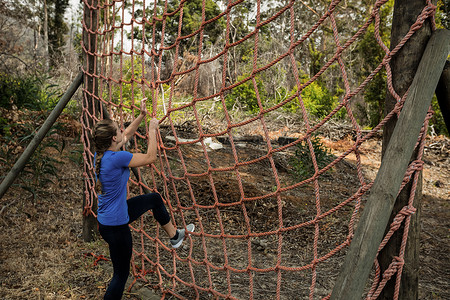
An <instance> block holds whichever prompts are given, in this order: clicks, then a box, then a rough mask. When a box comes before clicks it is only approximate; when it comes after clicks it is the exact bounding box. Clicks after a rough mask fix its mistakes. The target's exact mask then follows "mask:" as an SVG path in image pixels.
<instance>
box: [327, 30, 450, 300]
mask: <svg viewBox="0 0 450 300" xmlns="http://www.w3.org/2000/svg"><path fill="white" fill-rule="evenodd" d="M449 52H450V31H448V30H439V31H437V32H435V33H433V35H432V37H431V39H430V41H429V42H428V45H427V48H426V51H425V53H424V55H423V57H422V60H421V61H420V65H419V68H418V70H417V72H416V75H415V77H414V81H413V83H412V84H411V88H410V90H409V93H408V97H407V98H406V101H405V104H404V107H403V109H402V112H401V114H400V117H399V120H398V122H397V125H396V126H395V129H394V131H393V133H392V135H391V141H390V143H389V145H388V146H387V148H386V151H385V155H384V159H383V161H382V162H381V166H380V169H379V171H378V174H377V177H376V178H375V182H374V184H373V186H372V189H371V191H370V195H369V198H368V199H367V203H366V206H365V207H364V210H363V213H362V216H361V220H360V221H359V223H358V227H357V228H356V231H355V236H354V238H353V240H352V243H351V244H350V247H349V250H348V253H347V255H346V257H345V261H344V264H343V266H342V269H341V272H340V273H339V276H338V278H337V280H336V283H335V285H334V288H333V292H332V294H331V299H332V300H335V299H339V300H349V299H351V300H353V299H355V300H356V299H361V297H362V294H363V292H364V288H365V286H366V283H367V280H368V278H369V273H370V271H371V269H372V266H373V262H374V259H375V256H376V254H377V250H378V247H379V245H380V242H381V240H382V238H383V236H384V230H385V228H386V226H387V224H388V222H389V215H390V214H391V212H392V209H393V207H394V204H395V201H396V197H397V194H398V191H399V189H400V186H401V184H402V181H403V177H404V175H405V171H406V169H407V166H408V164H409V160H410V157H411V155H412V153H413V152H414V147H415V145H416V142H417V138H418V136H419V133H420V130H421V128H422V125H423V121H424V119H425V117H426V115H427V112H428V108H429V107H430V103H431V98H432V96H433V94H434V91H435V89H436V86H437V83H438V80H439V77H440V75H441V73H442V69H443V67H444V63H445V59H446V57H447V55H448V54H449ZM390 299H393V298H390ZM402 299H408V298H405V297H402Z"/></svg>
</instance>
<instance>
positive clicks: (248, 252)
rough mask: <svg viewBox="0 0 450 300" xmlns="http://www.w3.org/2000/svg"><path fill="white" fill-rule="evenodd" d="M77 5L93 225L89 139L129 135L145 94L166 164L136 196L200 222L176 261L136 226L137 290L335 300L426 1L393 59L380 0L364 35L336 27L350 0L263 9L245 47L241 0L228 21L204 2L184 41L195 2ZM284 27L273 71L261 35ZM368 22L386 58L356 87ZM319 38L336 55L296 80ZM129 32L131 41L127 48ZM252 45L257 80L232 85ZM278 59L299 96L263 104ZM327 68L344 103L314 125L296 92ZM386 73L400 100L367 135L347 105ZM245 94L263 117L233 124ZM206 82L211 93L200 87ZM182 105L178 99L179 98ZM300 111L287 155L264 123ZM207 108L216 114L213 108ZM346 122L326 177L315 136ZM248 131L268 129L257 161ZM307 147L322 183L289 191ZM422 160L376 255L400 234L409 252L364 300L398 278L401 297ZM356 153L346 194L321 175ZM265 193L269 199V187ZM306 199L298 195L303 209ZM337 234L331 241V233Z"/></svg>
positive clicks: (137, 144) (160, 240) (162, 241)
mask: <svg viewBox="0 0 450 300" xmlns="http://www.w3.org/2000/svg"><path fill="white" fill-rule="evenodd" d="M83 2H84V5H85V15H84V20H83V31H84V35H85V37H88V38H90V40H89V41H90V42H88V39H84V41H83V42H82V47H83V51H84V52H85V54H87V55H88V56H90V57H91V59H87V60H86V62H85V64H84V66H83V71H84V73H85V76H86V78H87V79H86V83H85V87H84V90H83V91H84V93H83V94H84V98H83V99H84V100H83V112H82V116H81V120H82V124H83V140H84V141H85V152H84V153H85V156H84V159H85V165H84V177H85V196H86V199H87V205H86V207H85V210H84V214H94V215H95V211H93V210H94V209H93V208H92V207H93V204H94V203H95V202H96V194H95V191H94V181H93V178H94V175H93V174H94V168H93V165H94V160H93V157H94V153H93V152H92V145H91V144H90V143H89V139H88V137H89V136H90V134H91V130H92V124H93V123H95V122H96V121H98V120H100V119H102V118H104V117H105V115H106V114H107V115H109V116H111V117H112V118H114V119H116V120H117V121H118V123H119V124H120V126H122V127H125V126H126V122H128V121H130V120H131V119H130V118H132V117H133V116H134V115H135V113H137V112H138V109H139V101H140V99H141V98H142V97H143V96H147V97H148V98H149V100H151V103H152V108H153V114H154V115H157V116H158V118H159V119H160V120H161V127H160V134H159V137H158V140H159V145H158V149H159V161H158V163H156V164H154V165H152V166H151V167H148V168H141V170H140V173H139V176H138V178H136V177H133V176H131V178H130V182H129V194H130V195H133V194H139V193H142V192H143V190H144V188H147V189H149V190H151V191H158V192H159V193H161V195H162V196H163V198H164V200H165V201H166V205H167V207H168V209H169V212H170V214H171V217H172V219H173V220H174V222H175V223H176V224H177V226H178V227H183V226H186V224H189V223H195V224H196V231H195V232H194V233H193V234H192V235H191V236H190V237H189V238H188V239H187V240H186V241H185V244H184V247H182V248H180V249H178V250H177V251H174V250H172V249H171V248H170V247H169V246H168V244H167V241H168V239H167V237H166V236H165V234H164V233H161V232H160V227H159V226H158V225H157V224H156V222H155V221H154V220H153V218H152V217H151V216H150V215H145V216H143V217H142V218H141V221H140V222H135V223H134V224H132V225H131V226H132V230H133V232H134V243H135V244H134V250H133V259H132V270H133V274H134V276H135V282H136V280H139V281H143V282H145V283H146V284H148V285H149V286H150V287H152V288H154V289H157V290H160V292H161V293H162V297H163V298H164V297H165V296H170V297H176V298H180V299H183V298H184V299H193V298H206V297H214V298H215V299H216V298H226V299H267V298H277V299H283V298H284V299H287V298H289V297H290V296H292V295H296V298H309V299H314V298H317V297H319V298H329V294H330V293H331V289H332V287H333V280H334V278H336V276H337V272H338V271H339V268H340V266H341V264H342V262H343V256H344V255H345V249H346V247H347V246H348V245H349V244H350V242H351V238H352V236H353V233H354V226H355V224H356V223H357V219H358V216H359V211H360V209H361V207H363V204H364V199H365V195H366V193H367V192H368V191H369V190H370V188H371V186H372V183H373V182H372V181H371V180H368V179H367V178H366V176H365V175H364V172H363V169H362V167H361V157H360V154H361V153H360V147H361V146H362V145H363V144H364V143H365V142H367V141H368V140H370V139H371V138H372V137H374V136H375V135H376V134H377V132H378V131H379V130H380V129H381V128H382V126H383V125H384V124H385V123H386V121H387V120H388V119H389V118H391V117H392V116H394V115H395V114H399V113H400V111H401V107H402V105H403V101H404V99H405V98H406V95H398V94H397V92H396V91H395V90H394V88H393V86H392V80H391V70H390V67H389V61H390V58H391V57H392V56H393V55H394V54H395V53H397V52H398V51H399V50H400V49H401V47H402V46H403V45H404V44H405V43H406V41H408V39H409V38H410V37H411V36H412V35H413V34H414V32H416V31H417V30H418V29H419V28H421V27H422V25H423V24H424V22H425V20H427V19H430V18H431V19H432V18H433V16H434V11H435V6H433V5H432V4H431V2H430V1H427V2H428V3H427V4H426V5H424V8H423V11H422V13H421V14H420V15H419V16H418V17H417V22H416V23H415V24H414V25H413V26H412V27H411V29H410V31H409V32H408V34H407V35H405V36H404V38H403V39H402V40H401V41H400V42H399V44H398V45H396V46H395V47H391V49H393V50H389V47H388V46H386V45H385V44H384V43H383V41H382V39H381V37H380V34H379V30H378V28H379V26H380V24H381V23H382V22H386V20H383V19H382V17H381V14H380V10H381V8H382V7H383V5H385V4H386V2H387V0H385V1H376V3H375V4H374V5H373V9H372V11H370V12H368V14H367V18H366V19H365V20H363V21H364V23H363V24H362V26H359V29H358V30H357V31H356V32H353V33H348V32H345V33H341V32H340V31H339V28H340V24H341V23H342V22H346V20H345V19H342V13H341V14H340V15H338V14H337V11H341V12H342V11H343V10H345V9H346V5H347V3H346V2H347V1H338V0H333V1H331V3H330V4H329V5H327V6H323V5H319V4H318V5H316V6H323V7H321V8H320V9H319V8H317V7H314V8H313V7H311V6H308V5H307V4H306V3H305V2H304V1H285V2H283V3H285V5H284V6H281V7H280V8H279V10H278V11H276V12H275V13H273V14H271V15H267V14H263V13H262V11H264V10H265V8H266V7H265V6H264V2H263V1H260V0H258V1H255V9H254V11H253V12H252V15H251V18H254V26H253V29H252V31H251V32H249V33H248V34H246V35H245V36H240V37H238V38H236V37H235V36H233V35H232V32H233V30H234V29H235V28H233V23H232V21H233V20H234V18H235V17H236V14H237V13H238V9H239V8H241V7H242V6H243V5H244V4H245V1H243V0H237V1H234V2H233V1H231V0H230V1H228V3H227V5H226V6H225V7H222V8H221V9H222V11H221V12H220V13H218V14H217V15H215V16H212V17H211V16H209V17H208V18H207V17H206V12H207V8H206V5H207V3H209V1H206V0H205V1H196V2H195V3H201V5H200V6H199V7H198V12H197V17H198V18H199V20H198V24H199V25H198V26H197V27H194V28H193V29H192V31H191V32H187V33H186V30H184V29H185V27H183V26H185V25H186V23H184V22H183V21H184V19H183V18H184V11H185V9H186V7H187V6H188V5H189V4H190V1H184V0H181V1H179V3H178V5H177V7H176V8H175V9H170V10H169V9H168V7H169V4H171V5H173V3H175V2H174V1H150V0H147V1H146V0H143V1H131V3H126V2H124V1H118V0H103V1H98V0H83ZM298 14H309V15H310V19H311V20H313V21H312V26H311V27H310V28H307V29H306V30H304V31H303V32H299V31H298V30H297V29H296V25H298V24H296V19H295V16H296V15H298ZM280 18H285V20H287V21H288V22H287V23H286V24H284V25H285V28H286V32H287V36H288V37H289V40H287V41H286V44H285V45H284V46H285V47H284V51H283V52H282V53H279V54H277V55H276V56H274V57H271V58H270V60H267V57H266V58H265V59H264V60H262V57H263V56H264V50H260V47H262V43H261V42H260V41H261V40H262V39H263V38H264V34H266V33H265V31H264V28H265V26H268V25H269V24H270V23H271V22H276V21H277V20H279V19H280ZM190 21H192V20H190ZM169 22H175V23H176V24H178V27H177V28H178V32H177V33H173V32H170V34H171V36H172V37H173V36H175V38H171V37H170V35H169V33H167V31H166V30H167V28H168V27H169V24H168V23H169ZM218 22H222V23H223V24H225V25H224V28H225V34H224V39H223V40H222V42H221V43H222V44H220V43H219V44H220V45H221V46H220V49H219V50H217V49H218V48H217V46H216V48H214V49H213V48H212V47H211V46H210V44H209V43H208V39H209V38H210V37H209V36H207V35H206V34H205V28H206V27H207V26H215V24H216V23H217V24H218ZM371 24H372V26H374V28H375V30H374V36H373V38H374V39H376V40H377V42H378V44H379V46H380V47H381V48H383V50H384V52H385V56H384V58H383V59H382V61H380V62H379V65H378V66H377V67H376V68H374V70H373V71H372V72H371V74H370V75H369V76H367V78H366V79H365V80H364V81H363V82H362V83H360V84H359V85H356V86H355V85H354V84H353V83H351V80H349V78H348V76H349V75H348V66H346V62H345V58H348V53H349V52H351V49H352V47H354V45H355V43H357V42H358V41H360V39H361V37H362V36H363V35H364V34H365V33H366V31H367V29H368V27H369V26H370V25H371ZM172 26H173V25H172ZM186 26H187V25H186ZM325 27H326V29H327V30H328V29H329V30H332V33H333V35H332V36H333V39H334V42H333V43H334V47H335V48H334V52H333V54H332V55H331V56H329V57H327V58H326V60H325V61H326V63H325V64H324V65H323V66H321V67H320V68H319V69H318V72H316V74H315V75H314V76H311V77H310V78H308V79H307V80H306V81H301V80H300V77H301V74H300V70H299V63H298V57H299V55H300V56H301V53H302V51H305V44H307V43H309V42H310V41H311V37H312V36H313V35H317V34H318V32H319V31H322V32H323V30H325ZM189 28H192V26H191V27H189ZM127 32H128V33H130V32H136V33H137V34H132V35H131V36H130V37H128V38H127ZM139 33H140V34H139ZM248 41H252V47H253V48H252V49H249V51H248V52H246V53H247V54H248V55H249V57H250V58H248V57H247V59H248V61H249V62H250V64H251V67H250V68H251V72H250V75H248V76H244V77H238V79H237V80H236V81H235V82H230V79H229V76H228V75H229V74H230V73H232V72H234V71H235V70H233V68H234V67H235V66H233V65H232V63H233V60H234V59H235V56H234V55H236V54H235V53H236V52H239V51H241V50H242V44H243V43H244V42H248ZM182 45H191V47H190V51H189V53H188V54H187V53H181V49H186V48H183V47H182ZM192 49H193V50H192ZM262 61H264V63H262ZM281 62H284V63H285V65H286V62H287V65H289V67H290V69H289V70H287V71H286V72H287V73H288V74H291V76H292V78H294V80H295V83H296V86H297V91H296V93H294V94H293V95H290V96H289V97H286V98H285V99H283V100H282V101H279V102H278V103H275V104H272V105H267V104H266V102H264V101H263V99H262V98H263V97H262V96H261V90H260V87H259V85H258V76H259V75H261V74H264V73H265V72H268V71H270V70H272V71H273V70H277V68H279V66H280V63H281ZM331 68H337V69H338V70H340V77H341V78H342V82H343V88H344V93H343V96H341V97H340V99H339V101H338V103H337V104H336V106H335V107H334V108H333V109H332V110H331V111H330V112H329V114H328V115H327V116H326V117H325V118H323V119H321V120H319V121H317V120H315V119H313V118H311V117H310V114H309V112H308V110H307V108H306V105H305V103H304V101H303V98H302V93H303V91H305V89H306V88H307V87H308V86H309V85H311V84H312V83H314V82H315V81H317V80H320V78H321V76H324V75H323V74H324V73H326V72H327V71H328V70H329V69H331ZM208 70H213V72H212V73H208V74H212V75H211V76H210V77H209V78H205V76H202V74H205V72H206V71H208ZM382 70H384V71H385V72H386V74H387V86H388V89H389V92H390V93H391V94H392V95H393V96H394V97H395V99H397V102H398V103H397V106H396V107H395V109H394V110H393V111H392V112H391V113H389V114H388V115H387V116H386V118H385V119H383V120H382V121H381V123H380V124H379V125H378V126H376V127H375V128H374V129H373V130H372V131H370V132H368V133H366V132H363V131H362V130H361V128H360V126H359V124H358V121H357V120H356V118H355V116H354V112H353V111H352V107H351V102H352V100H353V99H354V98H355V97H357V96H358V95H360V94H361V93H363V92H364V89H365V88H366V87H367V85H368V83H369V82H370V81H371V80H372V79H373V77H374V76H376V74H377V73H379V72H381V71H382ZM280 72H281V70H280ZM183 82H184V83H186V82H188V84H189V85H190V87H191V91H192V92H191V94H190V95H187V96H186V95H180V94H179V92H177V91H179V90H178V88H179V86H180V85H181V84H182V83H183ZM248 83H251V84H250V85H249V86H250V87H251V88H252V89H253V91H254V93H255V96H256V99H257V108H256V112H254V113H253V114H251V115H249V114H244V115H243V114H231V113H230V112H229V110H228V109H227V103H226V97H227V95H228V94H229V93H230V92H232V91H233V89H235V88H237V87H239V86H242V85H244V84H248ZM206 85H210V86H212V85H213V86H214V88H213V89H205V88H204V87H205V86H206ZM185 90H186V88H185ZM180 98H182V99H183V101H182V102H180V101H178V99H180ZM292 103H297V104H298V105H299V107H300V109H299V115H298V118H299V119H300V120H301V121H302V122H303V124H304V132H303V133H301V134H299V135H298V136H297V138H296V139H293V140H290V141H288V143H287V144H284V145H279V144H277V143H275V142H274V141H273V140H272V139H271V134H270V132H269V129H268V127H269V126H268V125H270V124H268V123H269V121H270V120H272V119H271V118H270V116H271V114H272V113H273V112H274V111H275V110H281V109H283V107H285V106H288V105H290V104H292ZM100 104H101V105H100ZM204 104H208V107H209V110H208V109H205V105H204ZM211 107H212V108H211ZM211 109H214V113H216V114H217V115H220V118H215V120H219V121H216V123H215V124H214V125H215V126H212V127H207V126H206V125H205V122H206V121H205V120H206V119H207V118H208V114H209V113H211ZM342 111H345V113H346V115H347V117H348V119H349V120H350V122H351V126H352V130H353V132H354V141H353V142H352V145H351V146H350V147H349V148H348V149H346V150H345V151H344V152H343V153H342V154H341V155H340V156H339V157H336V159H335V160H334V161H332V162H331V163H328V164H327V165H326V166H325V167H323V168H321V167H319V164H318V162H317V153H315V150H314V146H313V134H314V133H315V132H316V131H318V130H321V129H322V128H323V127H324V126H325V124H327V122H329V121H330V120H332V119H333V118H334V117H335V116H336V114H338V113H339V112H342ZM180 120H188V121H190V123H189V124H191V125H192V124H193V125H194V126H192V128H191V130H190V131H191V134H193V136H190V137H189V138H190V139H187V138H184V135H183V134H184V133H183V126H180V125H179V124H180V123H182V122H181V121H180ZM426 125H427V121H426V122H425V125H424V128H423V131H422V134H421V136H420V137H419V139H418V143H419V147H420V150H422V149H423V147H424V137H425V133H426ZM250 127H251V128H257V129H255V131H259V132H262V136H263V139H261V143H262V146H263V147H262V148H264V149H265V150H263V151H260V150H258V151H257V150H255V151H254V153H253V154H252V155H250V156H249V155H244V150H243V149H244V148H242V146H241V144H240V143H239V139H238V134H239V132H240V130H243V129H245V128H250ZM211 128H212V129H211ZM145 138H146V132H145V131H141V132H138V133H137V134H136V137H135V140H134V143H132V146H131V148H132V149H130V151H143V147H142V146H141V144H142V145H145V142H144V143H141V142H142V141H143V140H144V141H145ZM209 138H212V139H214V140H221V141H226V142H227V143H228V145H227V149H228V148H229V150H225V149H220V150H217V151H212V150H211V149H210V147H211V144H210V143H209V141H210V140H209ZM301 143H305V145H306V147H307V149H308V150H309V153H310V157H311V159H312V164H313V166H314V174H313V175H312V176H310V177H308V178H307V179H302V180H295V179H294V178H292V177H291V178H288V177H286V175H285V174H284V173H283V172H282V169H283V166H282V165H280V157H281V158H282V157H285V156H286V153H291V154H292V153H293V151H295V150H294V149H296V148H295V147H297V146H298V145H299V144H301ZM248 147H250V146H248ZM260 148H261V147H260ZM289 151H291V152H289ZM419 153H420V154H419V157H417V160H416V161H414V162H413V163H412V164H411V165H410V167H409V169H408V171H407V174H405V180H404V184H406V183H407V182H409V181H411V180H412V181H413V191H412V192H411V200H410V203H409V205H408V206H407V207H405V208H404V209H403V210H401V212H400V213H399V215H398V216H397V217H396V218H395V219H394V221H393V223H392V225H391V231H390V232H389V233H388V234H387V235H386V237H385V239H384V240H383V242H382V244H381V245H380V249H382V247H384V245H385V244H386V243H387V241H388V240H389V238H390V236H391V235H392V233H393V232H394V231H396V230H398V229H399V228H400V225H401V224H404V233H403V236H404V238H403V240H404V243H403V245H402V249H401V251H400V253H399V254H398V256H397V257H396V259H395V260H394V261H393V262H392V264H391V266H390V267H389V269H388V270H386V271H385V272H384V274H380V268H379V266H378V263H377V262H375V273H376V274H375V275H374V276H372V287H371V289H370V291H368V293H367V298H368V299H376V298H377V296H378V295H379V294H380V292H381V290H382V289H383V287H384V286H385V284H386V282H387V281H388V280H390V278H391V277H393V276H396V280H397V290H398V285H399V279H400V276H401V272H402V267H403V254H404V250H405V244H406V243H405V241H406V238H407V235H408V225H409V220H410V215H411V214H412V213H414V211H415V209H414V207H413V206H412V201H413V197H414V192H415V186H416V184H417V180H418V174H419V172H417V171H418V170H420V169H421V166H422V161H421V153H422V151H419ZM350 156H351V157H353V158H354V161H355V164H354V168H353V169H352V170H353V171H352V172H353V178H356V179H355V180H353V181H352V180H349V181H348V185H347V186H345V187H337V186H336V185H333V180H332V178H331V179H330V176H329V175H327V174H328V173H327V172H330V170H332V171H331V172H335V174H336V176H337V174H338V173H345V172H349V171H348V169H344V167H343V165H345V164H344V161H345V160H346V158H349V157H350ZM333 170H334V171H333ZM254 173H258V174H262V175H261V177H259V178H260V180H261V186H259V185H256V188H255V185H252V184H251V183H250V182H248V181H247V178H249V177H250V175H252V174H254ZM332 176H334V175H332ZM263 182H264V185H263V184H262V183H263ZM267 185H269V186H271V188H270V189H266V188H265V187H266V186H267ZM258 187H260V188H258ZM338 188H339V189H338ZM299 193H300V195H303V197H300V198H299V197H298V196H297V195H299ZM331 227H333V235H330V228H331Z"/></svg>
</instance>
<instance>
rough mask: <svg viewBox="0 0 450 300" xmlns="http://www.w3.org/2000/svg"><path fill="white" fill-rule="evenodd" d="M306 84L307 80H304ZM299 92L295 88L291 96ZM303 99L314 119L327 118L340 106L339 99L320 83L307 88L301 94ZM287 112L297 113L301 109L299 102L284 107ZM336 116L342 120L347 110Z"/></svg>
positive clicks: (292, 102)
mask: <svg viewBox="0 0 450 300" xmlns="http://www.w3.org/2000/svg"><path fill="white" fill-rule="evenodd" d="M302 81H303V82H306V79H303V80H302ZM297 91H298V88H297V86H295V87H294V88H293V89H292V91H290V93H289V96H291V95H294V94H296V93H297ZM301 97H302V100H303V104H304V106H305V109H306V110H307V111H308V113H309V114H311V115H312V116H314V117H317V118H323V117H325V116H327V115H328V114H329V113H330V112H331V111H333V109H334V108H335V107H336V106H337V105H338V104H339V98H338V97H337V96H335V95H332V93H331V92H330V91H329V90H328V89H327V88H326V87H325V86H324V85H321V84H320V83H319V82H318V81H313V82H312V83H310V84H309V85H308V86H307V87H305V88H304V89H303V90H302V92H301ZM284 108H285V109H286V110H287V111H290V112H293V113H295V112H297V111H298V110H299V109H300V105H299V104H298V101H291V102H290V103H289V104H287V105H285V107H284ZM336 116H337V117H338V118H340V119H342V118H344V116H345V109H341V110H339V111H338V112H337V113H336Z"/></svg>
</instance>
